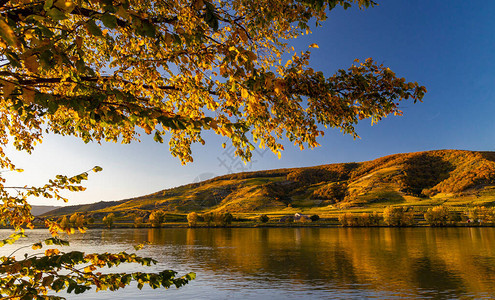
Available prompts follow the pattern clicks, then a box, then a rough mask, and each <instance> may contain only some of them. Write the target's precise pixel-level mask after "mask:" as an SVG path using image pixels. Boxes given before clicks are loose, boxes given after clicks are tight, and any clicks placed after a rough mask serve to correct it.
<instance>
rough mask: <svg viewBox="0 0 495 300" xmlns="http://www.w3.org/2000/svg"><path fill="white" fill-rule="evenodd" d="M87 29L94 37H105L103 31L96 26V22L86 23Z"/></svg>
mask: <svg viewBox="0 0 495 300" xmlns="http://www.w3.org/2000/svg"><path fill="white" fill-rule="evenodd" d="M86 29H87V30H88V32H89V33H91V34H92V35H94V36H103V32H102V31H101V29H100V27H99V26H98V25H96V23H95V21H94V20H89V21H88V22H86Z"/></svg>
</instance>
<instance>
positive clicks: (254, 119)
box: [0, 0, 425, 162]
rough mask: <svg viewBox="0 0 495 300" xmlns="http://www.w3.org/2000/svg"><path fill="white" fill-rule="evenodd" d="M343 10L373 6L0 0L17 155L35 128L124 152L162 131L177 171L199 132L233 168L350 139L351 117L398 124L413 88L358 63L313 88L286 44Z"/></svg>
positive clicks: (313, 77) (363, 1)
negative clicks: (118, 146) (322, 141)
mask: <svg viewBox="0 0 495 300" xmlns="http://www.w3.org/2000/svg"><path fill="white" fill-rule="evenodd" d="M353 3H355V4H357V6H359V7H360V8H364V7H368V6H372V5H374V4H375V3H374V2H373V1H369V0H326V1H323V0H293V1H272V0H269V1H268V0H266V1H265V0H262V1H246V0H229V1H206V0H193V1H190V0H188V1H182V0H174V1H152V0H143V1H124V0H115V1H112V0H79V1H72V0H67V1H65V0H57V1H53V0H46V1H34V0H33V1H30V0H11V1H2V4H3V5H2V6H1V8H0V14H1V16H2V18H0V28H1V30H2V31H1V36H2V40H1V45H0V49H1V51H2V52H1V54H2V55H3V61H2V62H3V64H2V66H1V67H0V78H1V84H2V90H3V97H2V103H1V105H0V107H2V115H7V116H10V118H12V119H14V120H16V124H15V125H16V126H15V128H24V129H26V130H29V132H30V135H29V138H27V137H26V136H21V137H20V138H19V139H18V144H19V146H20V147H24V148H29V147H30V146H31V140H32V139H36V138H39V134H40V130H41V123H45V126H46V128H47V130H48V131H51V132H55V133H60V134H71V135H76V136H79V137H81V138H82V139H84V140H85V141H90V140H97V141H100V140H111V141H116V140H119V139H121V141H123V142H130V141H131V140H132V139H135V138H136V137H137V132H136V129H137V128H139V127H141V128H142V129H144V131H145V132H146V133H147V134H154V138H155V140H157V141H158V142H162V141H163V137H162V135H164V134H165V133H167V132H168V133H170V137H171V139H170V142H169V143H170V150H171V153H172V154H173V155H175V156H178V157H179V158H180V159H181V160H182V161H183V162H188V161H192V156H191V150H190V146H191V144H192V143H193V142H200V143H204V140H203V138H202V135H201V133H202V132H203V131H204V130H213V131H214V132H215V133H216V134H219V135H223V136H226V137H228V138H229V139H230V140H231V141H232V143H233V145H234V146H235V147H236V149H237V152H236V154H237V155H239V156H241V157H243V158H246V159H248V158H249V157H250V155H251V150H252V149H253V147H254V146H255V145H258V146H262V147H269V148H270V149H271V150H273V151H274V152H279V151H280V150H282V149H283V148H282V145H281V144H280V142H279V141H280V138H281V137H283V136H286V137H287V138H289V139H290V140H291V141H293V142H294V143H295V144H297V145H299V146H300V147H301V148H302V147H315V146H317V145H318V144H317V141H316V138H317V137H318V136H321V135H322V134H323V131H322V126H330V127H336V128H339V129H341V130H343V131H344V132H345V133H349V134H353V135H355V134H356V133H355V131H354V125H355V124H356V123H357V122H358V120H360V119H363V118H372V120H373V121H378V120H380V119H381V118H383V117H384V116H386V115H388V114H391V113H400V111H399V109H398V101H400V100H402V99H407V98H409V97H412V98H413V99H414V100H415V101H416V100H421V98H422V97H423V94H424V92H425V89H424V87H421V86H419V85H418V84H417V83H408V82H406V81H405V79H403V78H398V77H396V75H395V74H394V73H393V72H392V71H391V70H390V69H388V68H386V67H384V66H382V65H377V64H375V63H374V62H373V60H372V59H367V60H366V61H365V62H363V63H359V61H357V60H356V62H355V64H353V65H351V67H350V68H349V69H347V70H338V71H337V72H336V73H335V74H334V75H333V76H331V77H325V76H324V75H323V73H321V72H317V71H315V70H313V69H312V68H311V67H309V66H308V60H309V54H310V53H309V51H307V52H304V53H296V52H294V51H293V48H292V47H290V45H289V44H288V42H289V41H290V40H291V39H294V38H297V37H298V36H301V35H302V34H305V33H309V32H310V27H309V25H308V24H309V23H310V22H316V23H317V24H319V22H320V21H322V20H325V19H326V17H327V15H326V14H327V12H328V10H329V9H333V8H334V7H335V6H336V5H342V6H344V7H345V8H347V7H349V6H350V5H351V4H353ZM312 46H313V47H317V46H316V45H312ZM284 54H287V55H292V57H291V58H290V59H286V56H287V55H285V56H284ZM6 108H10V109H6ZM11 127H13V126H11ZM16 130H17V131H19V130H20V129H16ZM14 136H18V135H16V134H14Z"/></svg>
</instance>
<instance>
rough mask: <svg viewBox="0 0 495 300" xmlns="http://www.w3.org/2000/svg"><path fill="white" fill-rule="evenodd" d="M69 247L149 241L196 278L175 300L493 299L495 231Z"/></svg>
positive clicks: (167, 237)
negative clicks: (265, 298) (198, 299)
mask: <svg viewBox="0 0 495 300" xmlns="http://www.w3.org/2000/svg"><path fill="white" fill-rule="evenodd" d="M71 239H72V245H73V246H72V247H75V248H78V249H81V248H83V250H86V251H102V250H103V251H110V250H111V251H120V250H125V249H129V247H130V246H131V245H132V244H138V243H141V242H143V241H150V242H151V245H150V246H149V247H148V248H146V249H145V250H144V252H142V253H141V255H147V256H152V257H154V258H155V259H157V260H158V261H160V262H161V263H160V265H159V266H158V267H157V268H158V269H160V268H172V269H179V270H183V271H196V272H197V273H198V280H196V281H195V282H194V283H193V284H191V285H190V286H187V287H185V288H184V289H181V290H178V291H174V292H172V295H174V296H173V297H174V298H177V297H179V298H180V297H181V296H184V295H185V296H184V298H189V297H195V296H200V295H203V296H205V295H207V298H209V297H213V296H215V297H216V296H218V297H219V298H229V297H234V296H235V297H237V298H250V297H251V296H252V297H255V296H256V297H257V296H259V295H260V293H261V295H263V293H266V294H267V295H271V296H270V297H271V298H273V299H278V298H299V297H301V296H309V295H311V297H312V298H328V297H330V298H363V297H364V298H370V297H376V298H400V297H410V298H457V297H474V298H479V297H487V296H489V295H495V287H494V285H493V282H494V280H495V247H494V246H495V228H402V229H396V228H198V229H185V228H177V229H127V230H95V231H90V233H89V234H87V235H78V236H74V237H71ZM263 291H264V292H263ZM151 292H152V291H150V293H151ZM167 293H168V292H167ZM195 293H196V294H195ZM149 295H152V294H149ZM141 296H142V295H141ZM296 296H297V297H296ZM205 297H206V296H205ZM151 298H153V297H152V296H150V298H149V299H151Z"/></svg>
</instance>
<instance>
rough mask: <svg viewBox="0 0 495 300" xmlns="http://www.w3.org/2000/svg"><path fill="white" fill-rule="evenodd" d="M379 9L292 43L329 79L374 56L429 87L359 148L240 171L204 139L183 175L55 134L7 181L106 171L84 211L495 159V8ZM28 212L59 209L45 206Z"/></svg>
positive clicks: (256, 161) (435, 4)
mask: <svg viewBox="0 0 495 300" xmlns="http://www.w3.org/2000/svg"><path fill="white" fill-rule="evenodd" d="M378 2H379V4H380V5H379V6H378V7H374V8H370V9H367V10H364V11H360V10H358V9H356V8H351V9H348V10H347V11H344V10H343V9H336V10H334V11H332V12H331V13H330V14H329V18H328V20H327V21H326V22H324V23H323V26H322V27H321V28H317V29H315V30H314V32H313V34H312V35H310V36H305V37H303V38H301V39H299V40H297V41H295V42H294V43H293V44H294V46H295V47H296V49H301V50H305V49H306V46H307V45H309V44H311V43H317V44H318V45H319V49H312V54H313V55H312V59H311V65H312V67H313V68H314V69H316V70H319V71H323V72H324V73H325V74H326V75H327V76H331V75H332V74H333V73H334V72H335V71H336V70H337V69H339V68H348V67H349V66H350V65H351V64H352V62H353V60H354V59H355V58H359V59H361V60H364V59H366V58H368V57H372V58H373V59H374V60H375V61H377V62H380V63H383V64H385V65H386V66H388V67H390V69H392V70H393V71H394V72H395V73H396V74H397V75H398V76H401V77H405V78H406V79H407V80H408V81H417V82H418V83H420V84H421V85H424V86H426V88H427V89H428V93H427V94H426V96H425V98H424V102H423V103H418V104H413V103H412V102H403V103H402V105H401V107H402V110H403V111H404V116H402V117H388V118H386V119H384V120H383V121H381V122H380V123H378V124H375V125H373V126H371V124H370V121H369V120H363V121H362V123H360V124H359V125H358V126H357V132H358V134H359V135H360V136H361V139H358V140H353V138H352V137H350V136H343V135H342V134H341V133H340V132H339V131H338V130H332V129H329V130H327V131H326V134H325V137H324V138H322V139H320V140H319V142H320V143H321V147H319V148H317V149H314V150H305V151H300V150H299V148H298V147H295V146H291V145H290V144H289V143H287V144H286V147H285V148H286V151H284V152H283V153H282V158H281V159H278V158H277V156H276V155H274V154H272V153H271V152H262V151H260V152H257V153H255V154H254V156H253V161H252V162H251V163H248V165H243V164H241V162H240V160H238V159H236V158H234V157H233V156H232V155H231V153H230V152H229V149H228V148H227V149H222V148H221V146H220V145H221V143H222V142H224V141H225V139H224V138H222V137H216V136H212V135H206V136H207V144H206V146H194V147H193V156H194V162H193V163H191V164H188V165H187V166H181V164H180V162H179V161H178V160H177V159H176V158H174V157H172V156H171V155H170V154H169V151H168V146H167V145H166V144H157V143H155V142H153V140H152V138H151V137H148V136H143V137H142V142H141V143H135V144H132V145H119V144H110V143H109V144H102V145H98V144H96V143H93V144H84V143H82V142H81V141H79V140H77V139H75V138H73V137H61V136H54V135H49V136H46V137H45V140H44V141H43V143H42V144H41V145H39V146H38V147H37V149H35V151H34V153H33V154H32V155H27V154H24V153H17V152H15V151H9V152H10V155H11V157H12V159H13V161H14V162H15V163H16V164H17V166H18V167H20V168H23V169H25V172H24V173H21V174H10V175H9V176H8V184H9V185H26V184H27V185H33V184H43V183H44V182H46V181H47V180H48V179H49V178H51V177H53V176H54V175H56V174H75V173H78V172H82V171H85V170H87V169H90V168H92V167H93V166H95V165H99V166H102V167H103V172H100V173H98V174H95V175H92V176H90V180H89V181H88V182H87V184H86V186H87V187H88V189H87V191H86V192H83V193H73V194H71V195H70V199H71V200H70V202H69V204H80V203H90V202H96V201H101V200H104V201H106V200H121V199H125V198H129V197H135V196H140V195H144V194H148V193H152V192H156V191H158V190H161V189H164V188H168V187H174V186H178V185H182V184H187V183H190V182H193V181H195V180H196V181H197V180H198V179H205V178H208V177H209V176H212V175H222V174H226V173H230V172H231V171H234V172H237V171H242V170H249V171H255V170H263V169H273V168H288V167H302V166H312V165H319V164H328V163H338V162H350V161H365V160H371V159H375V158H378V157H381V156H384V155H389V154H394V153H403V152H414V151H423V150H435V149H465V150H484V151H495V131H494V126H493V125H494V121H493V117H492V114H493V113H494V111H495V101H494V100H495V18H493V15H492V14H493V11H495V1H481V0H479V1H478V0H477V1H458V0H455V1H442V0H422V1H419V0H417V1H414V0H382V1H378ZM32 204H45V205H62V204H63V203H61V202H56V201H54V200H44V199H39V200H33V201H32Z"/></svg>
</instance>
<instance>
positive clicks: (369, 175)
mask: <svg viewBox="0 0 495 300" xmlns="http://www.w3.org/2000/svg"><path fill="white" fill-rule="evenodd" d="M439 204H445V205H451V206H463V207H464V206H466V205H492V204H495V152H472V151H459V150H438V151H427V152H416V153H405V154H395V155H390V156H386V157H382V158H379V159H376V160H373V161H368V162H362V163H348V164H332V165H322V166H316V167H308V168H298V169H296V168H294V169H279V170H268V171H259V172H247V173H238V174H230V175H225V176H220V177H216V178H213V179H210V180H207V181H204V182H200V183H194V184H189V185H184V186H181V187H177V188H172V189H167V190H163V191H159V192H157V193H154V194H151V195H147V196H142V197H138V198H133V199H127V200H122V201H115V202H99V203H94V204H89V205H79V206H71V207H65V208H60V209H58V210H55V211H52V212H50V215H64V214H70V213H73V212H75V211H78V212H88V213H91V214H94V215H95V217H101V216H103V215H106V214H107V213H109V212H113V213H117V215H119V216H121V217H126V216H127V217H129V218H133V217H134V216H136V215H141V216H146V215H148V214H149V213H150V212H151V211H152V210H155V209H162V210H165V211H167V212H170V213H176V214H183V213H187V212H190V211H196V212H208V211H229V212H232V213H237V214H241V215H247V216H249V215H251V214H259V213H261V212H263V213H269V214H273V215H283V214H290V213H294V212H298V211H302V212H305V213H318V214H320V215H322V216H330V215H334V214H335V213H340V212H341V211H342V210H347V209H351V210H355V211H376V210H378V211H381V210H382V209H383V208H384V207H385V206H387V205H407V206H415V207H418V208H427V207H429V206H432V205H439Z"/></svg>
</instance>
